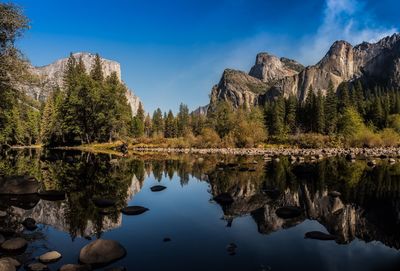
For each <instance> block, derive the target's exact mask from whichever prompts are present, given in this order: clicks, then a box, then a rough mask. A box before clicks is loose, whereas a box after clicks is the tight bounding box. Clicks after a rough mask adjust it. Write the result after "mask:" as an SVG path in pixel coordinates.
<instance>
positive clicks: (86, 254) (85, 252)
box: [79, 239, 126, 265]
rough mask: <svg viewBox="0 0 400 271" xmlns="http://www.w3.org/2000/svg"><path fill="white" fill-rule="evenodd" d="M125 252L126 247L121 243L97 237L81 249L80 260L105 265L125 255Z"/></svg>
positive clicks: (85, 262)
mask: <svg viewBox="0 0 400 271" xmlns="http://www.w3.org/2000/svg"><path fill="white" fill-rule="evenodd" d="M125 254H126V251H125V248H124V247H123V246H121V244H120V243H118V242H116V241H113V240H104V239H97V240H96V241H93V242H91V243H89V244H88V245H86V246H84V247H83V248H82V249H81V251H80V253H79V261H80V262H82V263H84V264H91V265H105V264H108V263H110V262H113V261H116V260H118V259H120V258H122V257H124V256H125Z"/></svg>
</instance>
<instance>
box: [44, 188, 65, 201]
mask: <svg viewBox="0 0 400 271" xmlns="http://www.w3.org/2000/svg"><path fill="white" fill-rule="evenodd" d="M38 195H39V198H41V199H42V200H47V201H60V200H65V192H64V191H58V190H45V191H40V192H39V193H38Z"/></svg>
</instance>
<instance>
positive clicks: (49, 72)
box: [23, 52, 140, 115]
mask: <svg viewBox="0 0 400 271" xmlns="http://www.w3.org/2000/svg"><path fill="white" fill-rule="evenodd" d="M73 56H74V57H75V58H76V59H79V58H82V60H83V63H84V64H85V68H86V70H87V71H90V69H91V67H92V65H93V63H94V59H95V55H94V54H91V53H82V52H79V53H74V54H73ZM101 60H102V67H103V73H104V75H105V76H108V75H110V74H111V73H112V72H116V73H117V76H118V78H119V80H120V81H121V82H122V79H121V65H120V64H119V63H118V62H116V61H113V60H108V59H104V58H102V59H101ZM67 62H68V58H63V59H59V60H57V61H55V62H53V63H51V64H49V65H46V66H42V67H34V66H31V67H30V71H31V73H32V74H33V75H34V77H35V79H36V80H35V83H32V84H29V85H25V86H23V90H24V91H25V93H26V94H27V95H28V96H30V97H32V98H34V99H35V100H41V101H43V100H45V99H46V98H47V97H48V95H49V93H50V92H51V91H52V90H53V89H54V88H55V87H61V88H62V86H63V75H64V72H65V70H66V68H67ZM126 98H127V100H128V103H129V105H130V106H131V109H132V113H133V115H136V112H137V109H138V107H139V103H140V99H139V97H137V96H136V95H134V93H133V91H132V90H130V89H129V88H128V90H127V92H126Z"/></svg>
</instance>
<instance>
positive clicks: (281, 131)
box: [271, 96, 285, 137]
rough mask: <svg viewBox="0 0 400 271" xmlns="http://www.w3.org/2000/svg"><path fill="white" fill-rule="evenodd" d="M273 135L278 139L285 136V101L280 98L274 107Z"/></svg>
mask: <svg viewBox="0 0 400 271" xmlns="http://www.w3.org/2000/svg"><path fill="white" fill-rule="evenodd" d="M271 112H272V113H271V134H272V135H274V136H277V137H281V136H284V135H285V100H284V98H283V96H279V97H278V98H277V100H276V101H275V102H274V103H273V105H272V111H271Z"/></svg>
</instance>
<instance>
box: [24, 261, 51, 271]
mask: <svg viewBox="0 0 400 271" xmlns="http://www.w3.org/2000/svg"><path fill="white" fill-rule="evenodd" d="M26 269H27V270H30V271H44V270H49V268H48V267H47V265H45V264H42V263H30V264H28V265H27V266H26Z"/></svg>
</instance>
